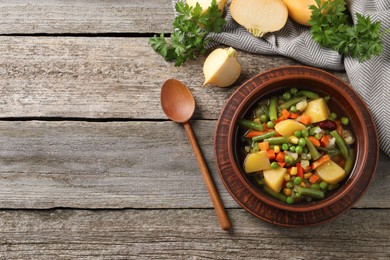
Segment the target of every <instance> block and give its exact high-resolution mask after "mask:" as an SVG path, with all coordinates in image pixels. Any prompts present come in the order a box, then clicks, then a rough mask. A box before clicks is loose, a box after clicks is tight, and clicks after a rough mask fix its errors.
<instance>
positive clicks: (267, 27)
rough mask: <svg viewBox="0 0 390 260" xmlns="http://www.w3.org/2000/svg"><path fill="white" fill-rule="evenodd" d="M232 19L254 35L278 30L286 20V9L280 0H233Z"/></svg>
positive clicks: (231, 6) (258, 35) (231, 7)
mask: <svg viewBox="0 0 390 260" xmlns="http://www.w3.org/2000/svg"><path fill="white" fill-rule="evenodd" d="M230 12H231V14H232V17H233V19H234V20H235V21H236V22H237V23H238V24H240V25H242V26H243V27H245V28H246V29H247V30H248V31H249V32H250V33H252V34H253V35H254V36H256V37H262V36H263V35H264V34H266V33H268V32H275V31H279V30H280V29H282V28H283V26H284V25H285V24H286V22H287V18H288V9H287V6H286V5H285V4H284V3H283V1H282V0H233V1H232V3H231V5H230Z"/></svg>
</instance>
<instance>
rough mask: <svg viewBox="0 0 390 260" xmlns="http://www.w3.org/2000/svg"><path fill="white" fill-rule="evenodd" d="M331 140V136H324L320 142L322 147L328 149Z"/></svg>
mask: <svg viewBox="0 0 390 260" xmlns="http://www.w3.org/2000/svg"><path fill="white" fill-rule="evenodd" d="M331 138H332V136H330V135H323V136H322V137H321V140H320V143H321V146H323V147H327V146H328V144H329V141H330V139H331Z"/></svg>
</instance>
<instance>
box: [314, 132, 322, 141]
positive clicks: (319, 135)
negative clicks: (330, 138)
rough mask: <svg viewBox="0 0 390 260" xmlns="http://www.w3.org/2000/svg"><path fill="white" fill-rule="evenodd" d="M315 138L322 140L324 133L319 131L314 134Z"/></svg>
mask: <svg viewBox="0 0 390 260" xmlns="http://www.w3.org/2000/svg"><path fill="white" fill-rule="evenodd" d="M314 138H315V139H317V140H320V139H321V138H322V134H320V133H317V134H315V135H314Z"/></svg>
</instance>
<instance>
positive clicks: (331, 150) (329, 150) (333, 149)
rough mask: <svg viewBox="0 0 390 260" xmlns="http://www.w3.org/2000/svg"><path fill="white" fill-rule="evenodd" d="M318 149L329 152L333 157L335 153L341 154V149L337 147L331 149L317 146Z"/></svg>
mask: <svg viewBox="0 0 390 260" xmlns="http://www.w3.org/2000/svg"><path fill="white" fill-rule="evenodd" d="M317 150H319V151H321V152H325V153H326V154H328V155H329V156H330V157H333V156H335V155H338V154H340V150H339V149H337V148H331V149H328V148H325V147H321V146H319V147H317Z"/></svg>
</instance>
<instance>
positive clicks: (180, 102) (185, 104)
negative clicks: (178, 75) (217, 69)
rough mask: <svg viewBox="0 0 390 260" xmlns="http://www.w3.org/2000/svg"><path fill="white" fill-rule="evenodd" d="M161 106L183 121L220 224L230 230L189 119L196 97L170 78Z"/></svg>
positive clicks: (164, 87)
mask: <svg viewBox="0 0 390 260" xmlns="http://www.w3.org/2000/svg"><path fill="white" fill-rule="evenodd" d="M160 99H161V106H162V109H163V111H164V113H165V114H166V115H167V116H168V117H169V118H170V119H171V120H172V121H175V122H177V123H181V124H183V126H184V129H185V130H186V133H187V135H188V138H189V139H190V143H191V145H192V150H193V151H194V153H195V156H196V160H197V161H198V164H199V167H200V171H201V172H202V176H203V180H204V182H205V183H206V186H207V189H208V191H209V194H210V197H211V201H212V202H213V205H214V209H215V211H216V213H217V217H218V220H219V224H220V225H221V227H222V229H223V230H228V229H230V227H231V224H230V221H229V218H228V216H227V214H226V211H225V208H224V206H223V204H222V201H221V198H220V196H219V194H218V191H217V189H216V188H215V185H214V182H213V179H212V178H211V175H210V172H209V170H208V168H207V165H206V163H205V161H204V158H203V155H202V152H201V151H200V149H199V146H198V142H197V141H196V137H195V135H194V133H193V132H192V128H191V125H190V122H189V120H190V119H191V117H192V115H193V114H194V111H195V99H194V97H193V96H192V94H191V92H190V90H189V89H188V88H187V86H186V85H184V84H183V83H182V82H180V81H178V80H176V79H168V80H166V81H165V82H164V84H163V85H162V88H161V98H160Z"/></svg>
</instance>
